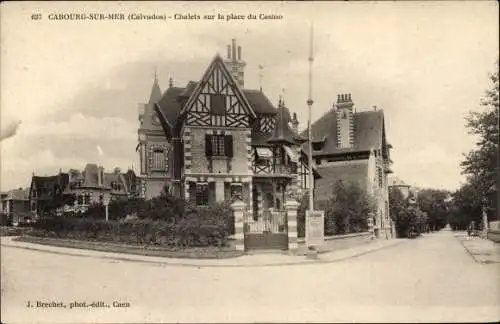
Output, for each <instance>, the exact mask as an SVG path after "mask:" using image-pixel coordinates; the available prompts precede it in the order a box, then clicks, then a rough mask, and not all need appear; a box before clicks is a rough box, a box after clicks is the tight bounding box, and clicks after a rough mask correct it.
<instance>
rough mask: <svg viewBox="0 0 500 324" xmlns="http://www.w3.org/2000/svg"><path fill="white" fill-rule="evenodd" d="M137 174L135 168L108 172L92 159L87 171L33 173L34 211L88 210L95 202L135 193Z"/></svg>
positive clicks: (32, 204) (32, 198)
mask: <svg viewBox="0 0 500 324" xmlns="http://www.w3.org/2000/svg"><path fill="white" fill-rule="evenodd" d="M136 178H137V177H136V175H135V173H134V171H132V170H128V171H127V172H126V173H122V172H121V170H120V169H119V168H115V170H114V171H113V172H104V168H103V167H101V166H98V165H97V164H92V163H89V164H87V165H86V166H85V168H84V170H83V171H79V170H75V169H71V170H69V172H68V173H62V172H60V173H59V174H58V175H55V176H49V177H39V176H33V178H32V181H31V195H30V200H31V206H32V211H33V212H35V213H36V214H38V215H41V214H43V213H44V212H48V211H51V210H54V207H58V208H59V209H60V210H59V211H60V212H61V211H63V210H64V211H67V212H72V211H85V210H86V209H87V207H88V206H89V205H91V204H94V203H105V202H107V201H111V200H119V199H128V198H131V197H135V196H136V195H137V184H136ZM62 208H63V209H62ZM61 209H62V210H61Z"/></svg>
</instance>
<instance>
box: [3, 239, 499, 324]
mask: <svg viewBox="0 0 500 324" xmlns="http://www.w3.org/2000/svg"><path fill="white" fill-rule="evenodd" d="M499 270H500V264H499V263H495V264H479V263H475V262H474V260H473V258H472V257H471V255H469V254H468V252H467V251H466V250H465V249H464V247H463V246H462V245H461V243H460V242H459V241H458V240H457V239H456V238H455V237H454V234H453V233H452V232H450V231H441V232H437V233H431V234H426V235H425V236H423V237H421V238H418V239H415V240H407V241H405V242H403V243H402V244H398V245H395V246H393V247H388V248H385V249H382V250H379V251H376V252H372V253H368V254H365V255H362V256H359V257H356V258H352V259H349V260H344V261H340V262H334V263H321V264H304V265H297V266H272V267H271V266H269V267H227V268H224V267H218V268H209V267H207V268H205V267H200V268H196V267H194V268H193V267H181V266H165V265H160V264H158V265H156V264H148V263H140V262H127V261H116V260H106V259H99V258H83V257H78V256H68V255H60V254H53V253H44V252H40V251H29V250H24V249H19V248H13V247H4V246H2V278H1V280H2V281H1V282H2V322H4V323H16V322H17V323H19V322H22V323H24V322H34V321H36V322H44V323H61V322H65V323H68V322H80V323H81V322H256V321H260V322H262V321H267V322H269V321H273V322H304V321H308V322H310V321H314V322H339V321H343V322H352V321H364V322H386V321H389V322H429V321H432V322H436V321H438V322H446V321H452V322H453V321H455V322H456V321H462V322H463V321H469V322H479V321H497V320H499V319H500V306H498V305H499V302H498V301H499V300H500V271H499ZM28 301H29V302H30V303H31V304H33V303H36V302H37V301H41V302H47V303H50V302H54V303H57V302H61V303H63V304H67V308H48V307H27V306H26V305H27V303H28ZM83 302H86V303H87V304H90V303H92V302H96V304H95V305H98V304H97V302H103V303H106V304H110V305H112V304H113V302H117V303H115V306H121V307H113V306H111V307H109V308H102V307H95V308H88V307H85V308H83V307H75V308H72V309H69V305H70V303H73V304H72V306H74V305H78V304H77V303H83ZM118 303H119V304H118Z"/></svg>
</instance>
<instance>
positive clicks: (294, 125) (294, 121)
mask: <svg viewBox="0 0 500 324" xmlns="http://www.w3.org/2000/svg"><path fill="white" fill-rule="evenodd" d="M292 129H293V131H294V132H295V133H297V134H298V133H299V121H298V119H297V113H293V117H292Z"/></svg>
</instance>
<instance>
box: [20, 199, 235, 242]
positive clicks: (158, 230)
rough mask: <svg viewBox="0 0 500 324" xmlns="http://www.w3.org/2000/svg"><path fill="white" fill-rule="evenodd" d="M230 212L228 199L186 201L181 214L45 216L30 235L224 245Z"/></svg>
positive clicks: (230, 224)
mask: <svg viewBox="0 0 500 324" xmlns="http://www.w3.org/2000/svg"><path fill="white" fill-rule="evenodd" d="M232 217H233V213H232V210H231V208H230V206H229V204H228V203H222V204H214V205H212V206H207V207H195V206H191V205H187V206H185V208H184V214H183V215H182V216H181V217H177V218H176V217H165V219H162V220H158V219H150V218H142V219H134V220H130V221H123V220H122V221H116V220H113V221H108V222H106V221H105V220H102V219H96V218H91V217H87V218H63V217H58V218H45V219H42V220H40V221H39V222H37V223H36V224H35V225H34V231H33V232H32V233H31V234H30V235H35V236H54V237H61V238H73V239H82V240H97V241H115V242H122V243H128V244H136V245H160V246H170V247H177V248H186V247H205V246H218V247H222V246H227V244H228V237H229V235H230V234H231V232H232V231H233V232H234V225H232V224H234V221H233V220H232Z"/></svg>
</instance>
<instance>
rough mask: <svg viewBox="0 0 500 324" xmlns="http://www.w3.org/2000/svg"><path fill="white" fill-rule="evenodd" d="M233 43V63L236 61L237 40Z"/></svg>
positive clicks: (233, 40)
mask: <svg viewBox="0 0 500 324" xmlns="http://www.w3.org/2000/svg"><path fill="white" fill-rule="evenodd" d="M232 43H233V48H232V50H233V54H232V56H233V57H232V58H233V61H236V39H235V38H233V39H232Z"/></svg>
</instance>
